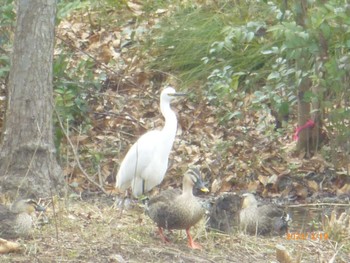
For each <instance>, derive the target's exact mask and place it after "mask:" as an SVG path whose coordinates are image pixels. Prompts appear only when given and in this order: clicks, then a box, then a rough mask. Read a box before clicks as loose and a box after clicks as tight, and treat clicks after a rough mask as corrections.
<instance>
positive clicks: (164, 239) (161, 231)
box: [158, 227, 170, 243]
mask: <svg viewBox="0 0 350 263" xmlns="http://www.w3.org/2000/svg"><path fill="white" fill-rule="evenodd" d="M158 231H159V236H160V238H161V239H162V240H163V242H164V243H169V242H170V241H169V239H168V238H167V237H166V236H165V235H164V233H163V228H161V227H158Z"/></svg>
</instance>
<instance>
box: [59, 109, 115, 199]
mask: <svg viewBox="0 0 350 263" xmlns="http://www.w3.org/2000/svg"><path fill="white" fill-rule="evenodd" d="M54 111H55V113H56V116H57V119H58V123H59V124H60V127H61V129H62V132H63V134H64V136H65V137H66V139H67V141H68V143H69V145H70V147H71V148H72V151H73V155H74V159H75V161H76V163H77V166H78V168H79V170H80V171H81V172H82V173H83V175H84V176H85V178H86V179H87V180H88V181H89V182H90V183H92V184H93V185H95V186H97V187H98V188H99V189H100V190H101V191H102V192H103V193H104V194H106V195H107V196H108V195H109V193H108V192H107V191H106V190H105V189H104V188H103V186H101V185H100V184H98V183H96V182H95V181H94V180H93V179H92V178H91V177H90V176H89V175H88V174H87V173H86V172H85V170H84V169H83V167H82V165H81V163H80V161H79V157H78V153H77V150H76V148H75V147H74V145H73V143H72V141H71V139H70V138H69V136H68V134H67V132H66V130H65V129H64V127H63V124H62V120H61V117H60V116H59V114H58V112H57V110H56V108H55V107H54Z"/></svg>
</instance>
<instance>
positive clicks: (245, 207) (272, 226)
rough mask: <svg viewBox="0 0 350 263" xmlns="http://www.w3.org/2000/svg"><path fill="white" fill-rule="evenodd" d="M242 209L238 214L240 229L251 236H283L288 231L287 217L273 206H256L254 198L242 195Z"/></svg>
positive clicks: (250, 195)
mask: <svg viewBox="0 0 350 263" xmlns="http://www.w3.org/2000/svg"><path fill="white" fill-rule="evenodd" d="M242 197H243V202H242V209H241V211H240V214H239V219H240V227H241V229H242V230H243V231H244V232H246V233H248V234H252V235H255V234H257V235H276V234H277V235H283V234H285V233H286V232H287V231H288V221H289V220H290V217H289V215H288V214H287V213H286V212H285V211H283V210H282V209H280V208H278V207H277V206H274V205H262V206H258V201H257V200H256V199H255V196H254V195H253V194H250V193H245V194H243V195H242Z"/></svg>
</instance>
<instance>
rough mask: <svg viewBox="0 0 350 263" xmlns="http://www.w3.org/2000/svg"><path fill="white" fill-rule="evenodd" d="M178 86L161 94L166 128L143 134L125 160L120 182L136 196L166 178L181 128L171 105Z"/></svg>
mask: <svg viewBox="0 0 350 263" xmlns="http://www.w3.org/2000/svg"><path fill="white" fill-rule="evenodd" d="M181 95H184V94H183V93H176V91H175V89H174V88H172V87H168V88H166V89H164V90H163V91H162V93H161V95H160V111H161V112H162V114H163V116H164V118H165V125H164V127H163V129H162V130H153V131H149V132H147V133H145V134H144V135H142V136H141V137H140V138H139V139H138V140H137V141H136V142H135V144H134V145H133V146H132V147H131V148H130V150H129V151H128V153H127V154H126V156H125V158H124V160H123V161H122V163H121V165H120V168H119V171H118V174H117V182H116V186H117V187H118V188H119V189H121V190H126V189H127V188H129V187H130V186H131V189H132V193H133V195H134V196H135V197H138V196H140V195H142V194H143V193H145V192H148V191H150V190H151V189H152V188H153V187H155V186H156V185H158V184H160V183H161V182H162V181H163V178H164V175H165V173H166V170H167V168H168V158H169V154H170V151H171V148H172V147H173V143H174V140H175V135H176V130H177V118H176V114H175V112H174V111H172V109H171V108H170V102H171V100H172V99H173V98H174V97H175V96H181Z"/></svg>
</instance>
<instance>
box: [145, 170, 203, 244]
mask: <svg viewBox="0 0 350 263" xmlns="http://www.w3.org/2000/svg"><path fill="white" fill-rule="evenodd" d="M194 186H195V187H196V188H197V189H200V190H201V191H202V192H208V191H209V190H208V189H207V188H206V187H205V186H204V184H203V182H202V180H201V177H200V173H199V170H198V169H197V168H191V169H189V170H188V171H187V172H186V173H185V175H184V177H183V182H182V192H181V191H179V189H169V190H166V191H163V192H162V193H160V194H159V195H157V196H155V197H153V198H151V199H150V200H149V201H148V204H147V208H146V213H147V214H148V215H149V217H150V218H151V219H152V220H153V221H154V222H155V223H156V224H157V226H158V229H159V234H160V237H161V238H162V240H163V241H164V242H166V243H167V242H169V240H168V239H167V238H166V237H165V236H164V234H163V228H165V229H185V230H186V234H187V238H188V246H189V247H191V248H194V249H200V248H201V246H200V245H199V244H197V243H195V242H194V241H193V239H192V237H191V234H190V228H191V227H192V226H194V225H195V224H196V223H197V222H198V221H199V220H200V219H201V218H202V217H203V215H204V213H205V210H204V208H203V207H202V205H201V203H200V202H199V201H198V199H197V198H196V197H195V196H194V195H193V193H192V190H193V187H194Z"/></svg>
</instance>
